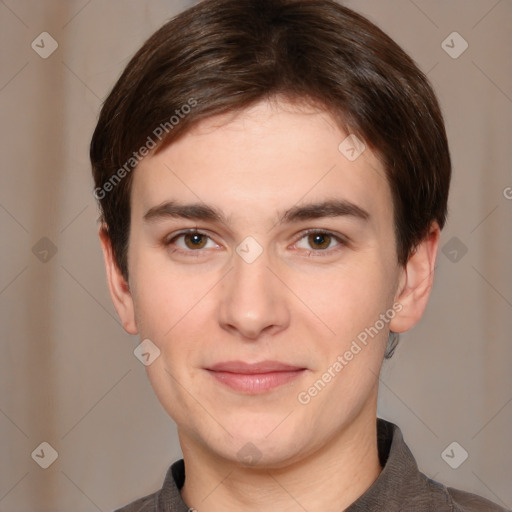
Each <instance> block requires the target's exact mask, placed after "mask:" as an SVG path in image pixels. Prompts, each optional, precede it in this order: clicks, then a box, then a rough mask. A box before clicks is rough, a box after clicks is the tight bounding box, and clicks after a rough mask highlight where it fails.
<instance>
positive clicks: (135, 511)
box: [114, 492, 158, 512]
mask: <svg viewBox="0 0 512 512" xmlns="http://www.w3.org/2000/svg"><path fill="white" fill-rule="evenodd" d="M157 494H158V493H157V492H154V493H153V494H148V495H147V496H144V497H143V498H139V499H138V500H135V501H132V503H129V504H128V505H125V506H124V507H121V508H118V509H116V510H115V511H114V512H153V511H154V510H155V506H156V498H157Z"/></svg>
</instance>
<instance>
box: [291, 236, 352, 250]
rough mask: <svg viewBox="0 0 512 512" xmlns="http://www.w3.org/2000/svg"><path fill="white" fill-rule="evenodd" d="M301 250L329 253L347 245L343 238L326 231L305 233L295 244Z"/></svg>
mask: <svg viewBox="0 0 512 512" xmlns="http://www.w3.org/2000/svg"><path fill="white" fill-rule="evenodd" d="M295 245H296V247H297V248H299V249H305V250H309V251H311V249H313V250H314V251H320V252H321V251H327V250H328V249H333V248H335V247H339V246H341V245H346V243H345V241H344V240H343V239H342V237H340V236H337V235H334V234H333V233H329V232H326V231H310V232H307V233H305V234H304V235H303V236H302V237H301V238H300V239H299V241H298V242H297V243H296V244H295Z"/></svg>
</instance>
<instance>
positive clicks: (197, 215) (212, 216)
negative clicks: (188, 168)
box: [143, 199, 370, 224]
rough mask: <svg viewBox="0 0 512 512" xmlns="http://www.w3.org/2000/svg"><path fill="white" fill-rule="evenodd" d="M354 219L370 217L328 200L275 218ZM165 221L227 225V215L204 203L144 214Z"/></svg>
mask: <svg viewBox="0 0 512 512" xmlns="http://www.w3.org/2000/svg"><path fill="white" fill-rule="evenodd" d="M345 216H348V217H354V218H356V219H360V220H363V221H367V220H368V219H369V218H370V214H369V213H368V212H367V211H366V210H364V209H363V208H361V207H360V206H357V205H356V204H354V203H352V202H350V201H347V200H344V199H331V200H327V201H322V202H318V203H310V204H306V205H303V206H300V205H297V206H294V207H292V208H290V209H289V210H286V211H285V212H283V213H281V214H280V215H279V217H278V221H277V224H286V223H292V222H299V221H304V220H311V219H320V218H323V217H345ZM165 218H182V219H191V220H200V221H201V220H202V221H211V222H220V223H223V224H227V223H228V221H227V218H226V216H225V215H224V214H223V213H222V212H221V211H220V210H218V209H217V208H215V207H213V206H209V205H207V204H204V203H190V204H182V203H178V202H176V201H166V202H164V203H162V204H159V205H157V206H153V207H152V208H150V209H149V210H148V211H147V212H146V213H145V214H144V217H143V219H144V221H145V222H155V221H158V220H162V219H165Z"/></svg>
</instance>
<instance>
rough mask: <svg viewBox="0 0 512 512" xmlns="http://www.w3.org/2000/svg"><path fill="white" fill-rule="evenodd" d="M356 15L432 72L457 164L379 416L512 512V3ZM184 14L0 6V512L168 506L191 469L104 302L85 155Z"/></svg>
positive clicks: (31, 0) (367, 0)
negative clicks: (455, 447) (140, 63)
mask: <svg viewBox="0 0 512 512" xmlns="http://www.w3.org/2000/svg"><path fill="white" fill-rule="evenodd" d="M346 3H347V5H349V6H352V7H354V8H356V9H357V10H359V11H360V12H362V13H363V14H366V15H367V16H368V17H369V18H370V19H371V20H373V21H374V22H376V23H377V24H379V25H380V26H381V27H382V28H383V29H384V30H386V31H387V32H388V33H390V35H391V36H392V37H394V38H395V39H396V41H397V42H398V43H399V44H401V45H402V46H403V47H404V48H405V49H406V50H407V51H408V52H409V53H410V54H411V55H412V56H413V58H414V59H415V60H416V61H417V62H418V64H419V66H420V67H421V68H422V69H423V70H424V71H426V72H428V75H429V77H430V78H431V80H432V82H433V83H434V86H435V87H436V89H437V91H438V93H439V96H440V100H441V103H442V107H443V110H444V113H445V116H446V122H447V128H448V134H449V138H450V142H451V150H452V155H453V163H454V178H453V188H452V194H451V200H450V218H449V223H448V225H447V227H446V229H445V230H444V233H443V247H445V252H446V254H444V253H441V254H440V257H439V264H438V267H437V276H436V279H437V281H436V285H435V289H434V292H433V297H432V300H431V303H430V306H429V308H428V311H427V313H426V315H425V318H424V319H423V320H422V322H421V324H420V325H419V326H418V327H417V328H415V329H414V330H413V331H412V332H411V333H409V334H408V335H406V336H405V337H404V338H403V339H402V342H401V345H400V347H399V349H398V351H397V353H396V355H395V357H394V358H393V359H392V360H391V361H390V362H388V363H386V365H385V369H384V371H383V373H382V386H381V397H380V404H379V410H380V414H381V415H382V416H383V417H385V418H387V419H390V420H392V421H394V422H396V423H398V424H399V425H400V426H401V428H402V430H403V432H404V435H405V438H406V441H407V442H408V443H409V445H410V447H411V449H412V451H413V452H414V454H415V456H416V457H417V460H418V463H419V465H420V467H421V468H422V470H423V471H424V472H425V473H426V474H428V475H429V476H432V477H434V478H435V479H438V480H441V481H443V482H445V483H447V484H449V485H453V486H456V487H460V488H463V489H466V490H470V491H473V492H476V493H478V494H481V495H484V496H486V497H488V498H490V499H492V500H493V501H496V502H498V503H500V504H502V505H503V506H506V507H508V508H510V507H512V486H511V485H510V482H511V476H512V456H511V455H512V442H511V436H510V432H511V425H512V386H511V384H512V377H511V370H510V368H511V366H512V348H511V343H510V332H511V330H512V272H511V268H510V267H511V266H510V263H511V257H510V255H511V250H512V229H511V227H512V199H510V198H511V197H512V189H510V188H507V187H512V172H511V163H510V162H512V141H511V134H512V55H511V53H512V51H511V48H512V44H511V43H512V41H511V39H512V1H510V0H501V1H498V0H488V1H487V0H485V1H484V0H451V1H449V2H448V1H441V0H415V2H413V1H408V0H385V1H382V0H358V1H356V0H353V1H348V2H346ZM187 5H188V4H187V2H183V1H171V0H167V1H164V0H146V1H141V0H124V1H121V0H104V1H100V0H92V1H87V0H80V1H78V0H77V1H64V0H45V1H43V2H42V1H40V0H3V1H0V52H1V53H0V55H1V68H0V113H1V133H0V144H1V146H0V148H1V168H2V172H1V177H0V234H1V239H0V243H1V252H0V320H1V356H0V385H1V388H0V389H1V391H0V440H1V441H0V443H1V444H0V460H1V463H0V511H4V512H17V511H29V510H30V511H34V512H40V511H41V512H42V511H69V510H73V511H74V512H81V511H95V510H101V511H109V510H112V509H114V508H116V507H117V506H120V505H122V504H125V503H127V502H129V501H131V500H133V499H135V498H137V497H140V496H142V495H144V494H147V493H149V492H152V491H153V490H155V489H157V488H159V487H160V485H161V483H162V480H163V477H164V473H165V470H166V469H167V467H168V465H169V464H170V463H171V462H173V461H174V460H175V459H176V458H178V457H179V456H180V450H179V446H178V444H177V440H176V430H175V426H174V424H173V422H172V421H171V420H170V419H169V418H168V417H167V416H166V414H165V413H164V411H163V410H162V409H161V407H160V405H159V404H158V402H157V400H156V398H155V397H154V396H153V394H152V391H151V389H150V386H149V384H148V381H147V379H146V376H145V371H144V367H143V365H142V364H141V363H140V362H139V361H138V360H137V359H136V358H135V357H134V355H133V349H134V348H135V346H136V345H137V344H138V340H137V339H136V338H135V337H132V338H131V337H130V336H128V335H127V334H125V333H124V331H123V330H122V328H121V327H120V325H119V322H118V320H117V317H116V315H115V312H114V309H113V307H112V305H111V303H110V298H109V296H108V293H107V288H106V285H105V279H104V271H103V267H102V260H101V254H100V249H99V244H98V241H97V236H96V220H97V209H96V205H95V202H94V199H93V197H92V194H91V191H92V179H91V176H90V169H89V162H88V144H89V141H90V136H91V133H92V130H93V128H94V125H95V120H96V118H97V115H98V112H99V109H100V105H101V101H102V99H103V98H104V97H105V96H106V94H107V93H108V91H109V90H110V88H111V87H112V86H113V84H114V82H115V80H116V78H117V77H118V76H119V74H120V72H121V70H122V69H123V67H124V66H125V65H126V63H127V62H128V60H129V58H130V57H131V55H132V54H133V53H134V52H135V50H136V49H137V48H138V47H139V46H140V44H141V43H142V42H143V41H144V40H145V39H146V37H148V36H149V35H150V34H151V33H152V32H153V31H154V30H156V29H157V28H158V27H159V26H160V25H162V24H163V22H164V21H165V20H167V19H168V18H170V17H171V16H172V15H174V14H175V13H177V12H179V11H180V10H181V9H183V8H185V7H186V6H187ZM43 31H47V32H49V33H50V34H51V36H52V37H53V38H54V39H55V40H56V41H57V42H58V45H59V46H58V49H57V50H56V51H55V52H54V53H53V54H52V55H51V56H50V57H49V58H47V59H43V58H41V57H40V56H39V55H38V54H37V53H36V52H35V51H34V50H33V49H32V48H31V43H32V41H33V40H35V39H36V38H37V36H38V35H39V34H40V33H41V32H43ZM453 31H457V32H458V33H459V34H460V35H461V36H462V37H463V38H464V39H465V40H466V41H467V42H468V43H469V48H468V49H467V50H466V51H465V52H464V53H463V54H462V55H461V56H460V57H458V58H457V59H454V58H452V57H450V56H449V55H448V54H447V53H446V52H445V51H444V50H443V48H442V46H441V44H442V42H443V40H445V39H446V38H447V36H448V35H449V34H451V33H452V32H453ZM37 41H40V39H36V42H37ZM460 43H461V41H460V40H455V41H454V43H453V44H452V43H451V40H450V39H448V44H449V45H451V46H455V49H457V48H460V46H457V45H460ZM46 48H47V49H48V46H46ZM507 195H508V197H509V199H507V197H506V196H507ZM43 237H47V238H48V239H49V240H51V244H54V246H55V249H56V250H57V252H56V253H55V254H54V255H53V254H52V250H51V249H52V245H51V244H50V242H48V240H43V241H41V242H40V240H41V239H42V238H43ZM453 237H457V238H458V240H459V242H458V243H459V247H458V248H456V251H457V257H458V258H459V260H458V261H451V260H453V259H454V256H455V253H453V252H450V251H453V248H454V247H453V246H452V245H449V246H448V247H447V248H446V246H445V244H447V243H449V242H450V241H451V242H450V244H454V243H455V242H454V241H453V240H452V239H453ZM38 243H39V245H36V244H38ZM460 244H463V246H462V245H460ZM34 246H36V248H35V249H33V248H34ZM463 247H466V248H467V253H466V254H464V255H463V256H462V257H461V255H462V254H463V251H462V249H463ZM44 251H49V252H47V253H45V252H44ZM45 259H46V260H47V261H44V260H45ZM130 338H131V339H130ZM452 441H457V442H458V443H459V444H460V445H461V446H462V447H463V448H464V449H465V450H466V451H467V452H468V453H469V458H468V459H467V460H466V461H465V462H464V463H463V464H462V465H461V466H460V467H459V468H458V469H452V468H451V467H449V466H448V465H447V464H446V463H445V461H444V460H443V459H442V458H441V453H442V452H443V450H444V449H445V448H446V447H447V446H448V445H449V444H450V443H452ZM42 442H48V443H49V444H50V445H51V446H52V447H53V448H54V449H55V450H56V451H57V452H58V458H57V460H56V461H55V462H54V463H53V464H52V465H51V466H50V467H49V468H48V469H42V468H41V467H40V466H39V465H38V464H37V463H36V462H35V460H34V459H36V457H34V459H33V458H32V457H31V453H32V452H33V451H34V450H36V448H38V446H39V445H40V443H42ZM38 450H39V451H36V453H40V448H39V449H38ZM48 454H49V451H48V450H47V451H46V454H45V456H48ZM456 456H457V457H458V456H459V453H458V452H457V453H456ZM39 460H41V457H40V458H39Z"/></svg>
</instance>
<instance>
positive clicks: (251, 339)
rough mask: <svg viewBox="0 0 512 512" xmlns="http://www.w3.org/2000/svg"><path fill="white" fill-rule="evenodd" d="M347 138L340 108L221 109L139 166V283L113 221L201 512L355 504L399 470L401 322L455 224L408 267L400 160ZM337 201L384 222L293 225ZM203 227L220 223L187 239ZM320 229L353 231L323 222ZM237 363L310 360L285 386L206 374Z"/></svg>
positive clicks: (134, 226) (349, 219) (132, 251)
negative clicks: (379, 425) (383, 390)
mask: <svg viewBox="0 0 512 512" xmlns="http://www.w3.org/2000/svg"><path fill="white" fill-rule="evenodd" d="M346 137H347V134H346V133H344V132H343V131H342V130H341V128H340V127H338V126H337V124H336V123H335V121H334V119H333V118H332V117H331V116H330V115H329V114H327V113H325V112H322V111H319V110H315V109H313V108H311V107H310V108H308V109H306V108H305V107H299V106H297V105H294V104H291V103H287V102H285V101H284V100H281V101H277V102H272V103H269V102H261V103H259V104H257V105H256V106H254V107H251V108H250V109H248V110H244V111H242V112H239V113H238V114H236V115H233V114H231V115H228V116H217V117H214V118H210V119H207V120H205V121H202V122H201V123H200V124H198V125H197V126H196V127H195V128H194V129H193V130H191V131H189V132H188V133H187V134H186V135H185V136H183V137H182V138H180V139H178V140H177V141H176V142H174V143H173V144H171V145H170V146H169V147H167V148H166V149H164V150H163V151H161V152H160V153H158V154H156V155H153V154H152V155H150V156H148V157H146V158H145V159H144V160H143V161H142V162H141V163H140V164H139V166H138V168H137V170H136V171H135V174H134V181H133V189H132V198H131V205H132V217H131V231H130V243H129V250H128V273H129V282H126V281H125V280H124V279H123V277H122V275H121V273H120V272H119V269H118V268H117V266H116V264H115V262H114V261H113V257H112V251H111V247H110V243H109V239H108V235H107V234H106V232H105V230H103V229H100V239H101V243H102V247H103V251H104V257H105V265H106V269H107V277H108V282H109V287H110V292H111V295H112V299H113V302H114V305H115V308H116V310H117V312H118V314H119V317H120V318H121V320H122V323H123V326H124V328H125V329H126V331H127V332H129V333H131V334H137V333H138V334H139V335H140V338H141V340H142V339H146V338H149V339H150V340H151V341H152V342H153V343H154V344H155V345H156V346H157V347H158V348H159V350H160V356H159V357H158V358H157V359H156V360H155V361H154V362H153V363H152V364H151V365H149V366H147V367H146V370H147V374H148V377H149V379H150V382H151V385H152V387H153V389H154V391H155V393H156V395H157V396H158V399H159V400H160V402H161V404H162V406H163V407H164V408H165V410H166V411H167V412H168V414H169V415H170V416H171V417H172V418H173V419H174V421H175V422H176V423H177V425H178V433H179V440H180V443H181V447H182V450H183V455H184V459H185V465H186V482H185V485H184V487H183V489H182V490H181V493H182V496H183V499H184V500H185V502H186V503H187V505H188V506H189V507H194V508H196V509H197V510H198V511H199V512H207V511H212V512H216V511H221V510H222V511H230V510H233V511H234V510H237V511H239V510H248V511H253V510H254V511H256V510H258V511H261V510H271V509H275V508H279V509H280V510H282V511H299V510H301V511H302V510H304V509H306V510H325V511H331V510H332V511H335V510H336V511H339V510H342V509H344V508H346V507H347V506H348V505H350V504H351V503H352V502H353V501H355V500H356V499H357V498H358V497H359V496H361V495H362V494H363V493H364V492H365V491H366V490H367V489H368V488H369V487H370V485H371V484H372V483H373V482H374V481H375V480H376V478H377V477H378V475H379V473H380V471H381V467H380V464H379V460H378V452H377V442H376V425H375V420H376V414H377V393H378V375H379V371H380V368H381V365H382V362H383V358H384V351H385V346H386V341H387V338H388V332H389V328H391V330H393V331H395V332H405V331H407V330H409V329H410V328H412V327H413V326H414V325H415V324H416V323H417V321H418V320H419V319H420V317H421V316H422V314H423V311H424V309H425V306H426V303H427V300H428V296H429V293H430V289H431V287H432V282H433V275H434V273H433V270H434V266H435V259H436V255H437V249H438V242H439V227H438V226H437V224H435V223H433V224H432V226H431V229H430V232H429V234H428V236H427V237H426V238H425V239H424V240H423V242H422V243H421V244H419V245H418V246H417V248H416V250H415V251H414V252H413V254H412V256H411V257H410V259H409V261H408V263H407V265H406V266H405V267H401V266H399V265H398V263H397V253H396V245H395V235H394V224H393V204H392V199H391V192H390V189H389V185H388V183H387V181H386V179H385V177H384V176H385V175H384V170H383V168H382V165H381V163H380V161H379V160H378V158H377V157H376V156H375V155H374V154H373V153H372V151H371V150H370V149H366V150H365V151H364V152H363V153H362V154H361V156H359V158H357V159H356V160H355V161H353V162H350V161H349V160H348V159H347V158H346V157H345V156H344V155H343V154H342V153H341V152H340V151H339V150H338V146H339V144H340V142H342V141H343V140H344V139H345V138H346ZM328 200H344V201H348V202H350V203H352V204H354V205H357V206H358V207H359V208H360V209H362V210H364V211H366V212H367V213H368V218H367V219H366V220H364V219H362V218H359V217H357V216H355V215H336V216H324V217H320V218H305V219H302V220H300V219H299V220H297V219H295V220H292V221H290V222H288V221H286V220H285V221H283V222H279V219H280V216H281V217H282V215H283V212H285V211H286V210H290V209H292V208H294V207H302V206H305V205H308V204H316V203H320V202H323V201H328ZM167 201H175V202H179V203H180V204H192V203H194V204H201V205H204V204H207V205H208V206H211V207H212V208H216V209H217V210H218V211H219V212H221V213H222V214H223V216H224V218H223V220H222V221H218V220H208V219H197V218H196V219H194V218H192V219H184V218H180V217H176V216H171V215H158V214H157V213H155V214H154V215H153V216H151V215H149V217H150V218H145V215H146V214H147V212H148V211H150V210H151V209H153V210H152V211H153V212H155V207H158V206H161V205H162V204H163V203H165V202H167ZM160 213H161V212H160ZM186 229H191V230H194V229H197V230H198V231H200V232H201V233H204V234H205V236H204V237H198V238H197V237H196V238H193V237H191V236H190V235H188V237H183V236H181V237H178V235H179V234H180V232H182V230H186ZM310 229H315V230H317V231H319V232H323V233H325V232H326V231H327V232H329V233H332V234H333V235H336V236H337V237H340V239H342V240H345V242H346V243H340V242H338V241H337V240H336V238H335V237H332V238H329V237H328V236H327V237H326V236H325V235H324V236H323V237H322V236H320V238H318V237H317V238H315V237H310V236H309V235H307V234H306V235H305V234H304V231H305V230H310ZM248 236H251V237H253V238H254V239H255V240H256V241H257V243H258V244H259V246H260V247H261V249H262V253H261V255H259V257H257V258H256V259H255V261H253V262H252V263H247V262H246V261H244V259H243V258H242V257H240V255H239V254H238V253H237V252H236V248H237V246H238V245H239V244H240V243H241V242H242V241H243V240H244V239H245V238H246V237H248ZM176 237H178V238H176ZM208 237H209V238H208ZM169 241H171V242H170V243H169V244H167V243H166V242H169ZM318 241H320V242H321V243H320V244H318V243H317V242H318ZM194 242H195V244H194ZM198 245H200V246H201V245H202V248H200V249H197V248H195V247H197V246H198ZM190 247H192V248H190ZM251 250H252V249H251ZM393 304H400V307H401V311H400V312H398V313H396V314H395V315H394V318H393V319H392V320H391V321H390V322H389V323H386V325H385V328H383V329H382V330H380V331H379V333H378V335H377V336H375V337H374V338H373V339H371V340H370V341H369V343H368V344H367V346H365V347H363V348H362V350H361V351H360V352H359V353H358V354H357V355H355V356H354V357H353V359H352V360H351V361H349V362H348V364H347V365H346V366H344V367H343V369H342V370H341V371H339V372H337V373H336V372H335V377H333V378H332V379H331V380H330V382H329V383H328V384H326V385H325V387H324V388H323V389H322V390H321V391H320V392H318V393H317V394H316V396H314V397H312V398H311V400H310V401H309V403H307V404H301V403H300V402H299V401H298V399H297V396H298V394H299V393H300V392H302V391H304V390H308V388H310V386H312V385H313V384H314V383H315V381H317V380H318V379H321V378H322V375H323V374H324V373H325V372H327V371H328V369H329V368H330V367H331V368H332V366H333V363H335V362H336V360H337V358H338V356H339V355H343V354H344V353H345V352H346V351H347V350H348V349H349V348H350V346H351V343H352V341H353V340H355V339H356V337H357V335H358V334H359V333H361V332H362V331H364V330H365V328H368V327H370V326H373V325H375V322H376V321H377V320H378V319H379V315H381V314H383V313H385V312H386V310H389V309H392V306H393ZM231 360H241V361H246V362H260V361H263V360H274V361H280V362H283V363H287V364H291V365H295V366H298V367H301V368H305V370H304V371H303V372H301V373H300V375H299V376H297V377H296V378H295V379H293V380H291V381H290V382H288V383H287V384H284V385H282V386H279V387H277V388H275V389H272V390H270V391H268V392H265V393H259V394H247V393H241V392H238V391H235V390H232V389H231V388H228V387H226V386H225V385H224V384H222V383H221V382H219V381H217V380H216V379H215V378H213V377H212V375H211V373H210V372H208V371H207V370H205V368H206V367H209V366H211V365H213V364H215V363H219V362H222V361H231ZM331 374H332V370H331ZM247 443H252V445H250V446H254V447H256V449H254V448H250V449H251V450H253V455H254V454H255V453H256V454H257V456H256V455H254V456H255V459H256V458H258V457H259V458H258V460H257V461H256V462H255V463H253V464H252V465H248V464H247V463H245V462H244V461H242V460H240V455H238V452H239V450H241V449H242V448H243V447H244V446H245V445H247ZM246 450H247V448H246ZM242 453H243V452H242Z"/></svg>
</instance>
